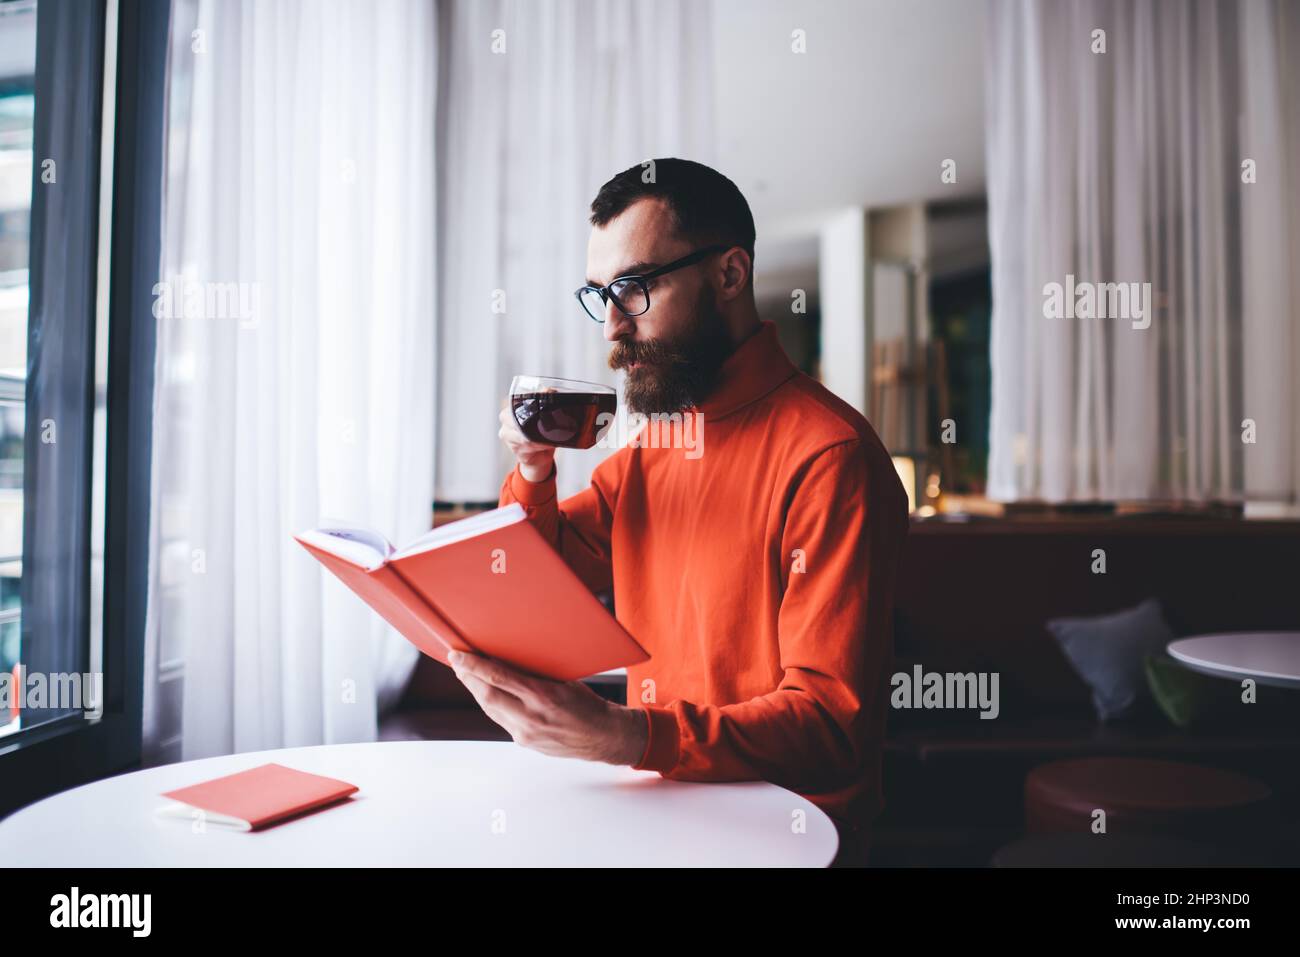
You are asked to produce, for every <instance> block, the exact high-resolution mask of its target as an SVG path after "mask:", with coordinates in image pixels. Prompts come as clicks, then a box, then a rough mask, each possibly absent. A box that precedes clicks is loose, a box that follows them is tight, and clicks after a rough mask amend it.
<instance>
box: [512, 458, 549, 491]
mask: <svg viewBox="0 0 1300 957" xmlns="http://www.w3.org/2000/svg"><path fill="white" fill-rule="evenodd" d="M554 471H555V457H554V456H552V457H551V459H550V460H549V461H547V462H546V463H545V464H540V463H539V464H529V465H525V464H524V463H523V462H520V463H519V475H520V476H521V477H522V478H523V480H524V481H525V482H531V483H532V484H533V485H540V484H541V483H542V482H545V481H546V480H547V479H549V478H550V477H551V473H552V472H554Z"/></svg>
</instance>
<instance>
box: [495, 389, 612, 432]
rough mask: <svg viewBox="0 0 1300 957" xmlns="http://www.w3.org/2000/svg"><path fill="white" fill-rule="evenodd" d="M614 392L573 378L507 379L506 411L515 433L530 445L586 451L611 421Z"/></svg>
mask: <svg viewBox="0 0 1300 957" xmlns="http://www.w3.org/2000/svg"><path fill="white" fill-rule="evenodd" d="M617 408H618V393H617V392H615V391H614V389H613V388H611V387H610V386H607V385H599V384H597V383H595V382H580V381H578V380H577V379H552V378H548V377H547V376H535V375H517V376H515V377H514V378H513V379H511V380H510V409H511V412H512V413H513V415H514V417H515V423H516V424H517V425H518V426H519V431H521V432H523V433H524V435H525V436H527V437H528V439H529V440H530V441H532V442H539V443H541V444H543V445H554V446H555V447H556V448H561V449H589V448H591V447H592V446H593V445H595V444H596V443H597V442H598V441H600V437H601V436H602V435H604V434H605V431H606V430H607V429H608V428H609V427H610V425H611V424H612V423H613V421H614V412H615V410H617Z"/></svg>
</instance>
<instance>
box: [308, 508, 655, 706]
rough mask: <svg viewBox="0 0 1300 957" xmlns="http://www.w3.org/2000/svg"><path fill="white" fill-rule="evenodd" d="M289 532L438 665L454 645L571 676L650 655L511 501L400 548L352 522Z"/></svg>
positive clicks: (544, 672) (538, 670) (521, 665)
mask: <svg viewBox="0 0 1300 957" xmlns="http://www.w3.org/2000/svg"><path fill="white" fill-rule="evenodd" d="M294 538H295V539H296V540H297V541H298V542H299V543H300V544H301V545H302V546H303V547H304V548H306V549H307V550H308V551H309V552H311V553H312V555H314V556H315V557H316V558H317V559H318V560H319V561H320V562H321V564H323V565H324V566H325V567H326V568H328V569H329V570H330V571H331V572H333V573H334V575H336V576H337V577H338V578H339V580H340V581H342V582H343V584H345V585H347V586H348V587H349V588H351V589H352V590H353V591H354V592H356V593H357V595H358V596H359V597H360V598H361V599H362V600H363V601H365V602H366V603H367V604H368V605H370V607H371V608H373V609H374V610H375V611H377V612H378V613H379V614H380V615H382V616H383V617H384V619H385V620H387V621H388V622H389V623H390V624H391V625H392V626H393V627H394V628H396V629H397V630H398V631H399V632H401V633H402V634H403V635H404V636H405V637H406V639H407V640H408V641H410V642H411V643H412V644H413V645H415V646H416V647H417V648H419V649H420V650H421V651H423V652H424V653H425V654H427V655H430V656H432V657H433V658H436V659H437V660H438V661H440V662H442V663H443V664H446V663H447V652H448V651H450V650H453V649H454V650H458V651H469V652H473V653H475V654H481V655H486V656H488V657H490V658H499V659H501V660H502V661H504V662H506V663H507V664H510V665H513V666H515V667H516V668H520V669H522V670H524V671H527V672H530V673H532V674H536V675H541V676H543V677H547V678H554V679H556V680H560V681H572V680H574V679H577V678H583V677H586V676H588V675H591V674H595V673H597V672H601V671H606V670H609V669H611V668H617V667H619V666H621V665H630V664H637V663H639V662H642V661H645V660H647V659H648V658H649V655H647V654H646V653H645V650H644V649H642V648H641V646H640V645H638V644H637V643H636V641H635V640H634V639H633V638H632V636H631V635H629V634H628V633H627V632H626V631H624V629H623V627H622V626H621V625H620V624H619V623H618V621H617V620H615V618H614V617H613V616H612V615H611V614H610V613H609V612H608V611H606V610H605V606H604V605H602V604H601V603H600V601H599V600H597V598H596V596H595V595H593V594H592V593H591V592H590V591H588V589H587V586H586V585H584V584H583V583H582V581H581V580H580V579H579V578H578V576H577V575H575V574H574V573H573V571H572V570H571V569H570V568H569V566H568V565H566V564H565V563H564V559H563V558H561V557H560V554H559V553H558V552H557V551H556V550H555V549H554V548H553V547H552V546H551V544H550V543H549V542H548V541H546V539H544V538H543V537H542V535H541V533H540V532H538V531H537V529H535V528H533V526H532V524H531V523H530V522H529V521H528V520H527V518H526V517H525V513H524V510H523V508H522V507H521V506H520V505H518V504H511V505H506V506H505V507H503V508H498V509H493V510H492V511H489V512H484V513H482V514H481V515H475V516H473V517H471V518H466V519H462V520H460V521H458V522H452V523H450V524H448V525H444V526H442V527H441V528H436V529H433V530H432V531H430V532H428V533H426V534H425V535H422V536H421V537H420V538H418V539H417V540H416V541H414V542H412V543H411V544H409V545H406V546H404V547H403V548H401V549H396V548H394V547H393V546H392V545H391V544H390V543H389V542H388V540H387V539H385V538H384V537H383V536H382V535H380V534H378V533H376V532H372V531H369V530H366V529H357V528H319V529H314V530H312V531H307V532H301V533H299V534H298V535H295V536H294Z"/></svg>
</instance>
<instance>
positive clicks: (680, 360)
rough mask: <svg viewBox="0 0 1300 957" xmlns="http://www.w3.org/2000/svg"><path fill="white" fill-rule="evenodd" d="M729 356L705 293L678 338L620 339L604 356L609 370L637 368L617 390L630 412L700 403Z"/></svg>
mask: <svg viewBox="0 0 1300 957" xmlns="http://www.w3.org/2000/svg"><path fill="white" fill-rule="evenodd" d="M732 350H733V346H732V343H731V337H730V336H729V335H728V334H727V326H726V323H725V322H724V321H723V318H722V313H721V312H719V311H718V309H717V307H716V306H715V305H714V303H713V297H712V290H710V289H708V288H707V287H706V288H705V289H704V290H703V291H702V294H701V296H700V301H699V304H698V305H697V307H696V309H695V310H694V312H693V313H692V318H691V323H690V325H689V326H688V327H687V328H686V329H685V330H684V331H683V332H682V333H681V334H680V335H678V336H674V337H672V338H668V339H649V340H646V341H644V342H632V341H631V340H628V339H621V340H619V341H618V343H616V344H615V346H614V348H613V349H612V350H610V353H609V367H610V368H611V369H621V368H624V367H625V366H627V365H629V364H630V363H633V362H639V363H640V364H641V365H640V366H639V367H638V368H636V369H632V370H629V371H628V373H627V381H626V382H625V383H624V385H623V399H624V402H625V403H626V404H627V407H628V408H629V409H630V410H631V411H633V412H641V413H646V414H648V413H652V412H667V413H672V412H681V411H683V410H685V409H688V408H690V407H691V406H698V405H699V404H700V403H701V402H703V401H704V398H705V397H706V396H707V395H708V394H709V392H711V391H712V390H713V387H714V386H715V385H717V381H718V373H719V371H720V370H721V369H722V363H723V362H725V361H726V359H727V356H729V355H731V353H732Z"/></svg>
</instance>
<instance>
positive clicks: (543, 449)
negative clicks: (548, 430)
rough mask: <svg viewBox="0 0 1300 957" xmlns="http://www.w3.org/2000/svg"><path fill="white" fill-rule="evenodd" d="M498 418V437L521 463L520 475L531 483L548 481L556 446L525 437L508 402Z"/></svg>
mask: <svg viewBox="0 0 1300 957" xmlns="http://www.w3.org/2000/svg"><path fill="white" fill-rule="evenodd" d="M498 418H499V419H500V421H501V428H500V429H498V430H497V436H498V437H499V438H500V439H501V441H502V442H504V443H505V444H506V448H508V449H510V454H511V455H513V456H514V457H515V461H516V462H518V463H519V474H520V475H522V476H523V477H524V478H526V479H527V480H528V481H530V482H544V481H546V477H547V476H548V475H550V474H551V466H552V465H553V464H554V462H555V446H553V445H543V444H542V443H540V442H534V441H532V440H531V439H529V438H528V437H527V436H526V435H524V433H523V432H522V431H521V430H520V428H519V423H517V422H516V421H515V415H514V413H513V412H512V411H510V405H509V403H508V402H507V404H506V405H505V406H504V407H503V408H502V409H501V415H500V416H498Z"/></svg>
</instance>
